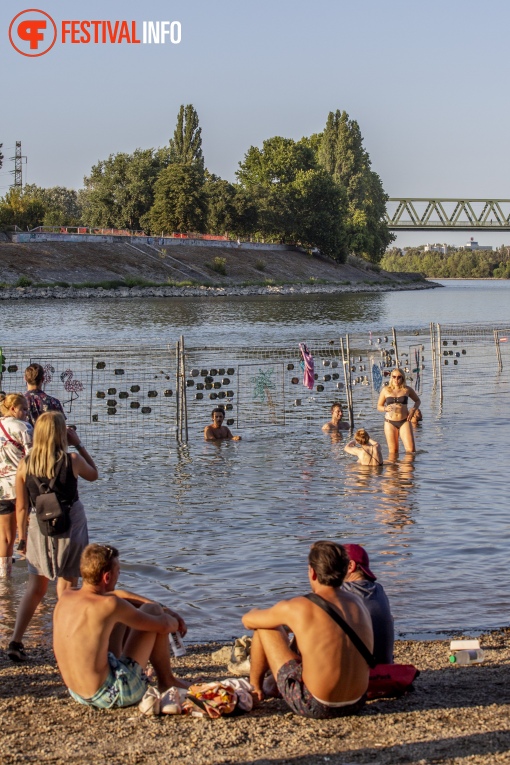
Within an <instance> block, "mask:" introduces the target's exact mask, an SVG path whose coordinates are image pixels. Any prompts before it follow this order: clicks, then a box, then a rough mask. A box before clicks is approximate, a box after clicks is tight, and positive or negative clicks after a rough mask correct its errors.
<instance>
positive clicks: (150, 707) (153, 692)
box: [138, 685, 161, 716]
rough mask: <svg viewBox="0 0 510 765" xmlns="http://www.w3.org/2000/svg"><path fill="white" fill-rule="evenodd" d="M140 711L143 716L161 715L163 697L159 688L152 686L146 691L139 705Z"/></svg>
mask: <svg viewBox="0 0 510 765" xmlns="http://www.w3.org/2000/svg"><path fill="white" fill-rule="evenodd" d="M138 709H139V710H140V712H141V713H142V714H143V715H148V716H152V715H159V714H160V711H161V696H160V694H159V691H158V689H157V688H154V687H153V686H152V685H151V687H150V688H148V689H147V690H146V691H145V694H144V696H143V698H142V700H141V701H140V703H139V704H138Z"/></svg>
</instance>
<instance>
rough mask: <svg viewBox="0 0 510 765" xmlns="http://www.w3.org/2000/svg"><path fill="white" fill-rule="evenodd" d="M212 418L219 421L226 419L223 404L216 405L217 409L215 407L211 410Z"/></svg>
mask: <svg viewBox="0 0 510 765" xmlns="http://www.w3.org/2000/svg"><path fill="white" fill-rule="evenodd" d="M211 418H212V420H213V422H217V421H219V420H221V422H223V420H224V419H225V410H224V409H223V407H222V406H217V407H215V409H213V410H212V412H211ZM221 422H220V424H221Z"/></svg>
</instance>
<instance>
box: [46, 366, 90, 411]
mask: <svg viewBox="0 0 510 765" xmlns="http://www.w3.org/2000/svg"><path fill="white" fill-rule="evenodd" d="M47 366H48V365H47ZM50 368H51V370H52V371H53V372H54V371H55V370H54V368H53V367H50ZM50 379H51V377H50ZM60 379H61V380H62V382H63V383H64V390H65V391H67V393H70V394H71V398H70V399H68V400H67V401H63V402H62V404H63V405H64V406H65V405H67V404H69V409H68V412H69V413H71V411H72V409H73V401H75V400H76V399H77V398H79V397H80V396H79V394H80V393H81V392H82V390H83V383H82V382H80V380H75V379H74V373H73V371H72V369H66V370H65V372H62V374H61V375H60Z"/></svg>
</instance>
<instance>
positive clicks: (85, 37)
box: [9, 8, 182, 58]
mask: <svg viewBox="0 0 510 765" xmlns="http://www.w3.org/2000/svg"><path fill="white" fill-rule="evenodd" d="M181 38H182V27H181V23H180V21H142V23H141V25H139V23H138V22H137V21H133V20H126V19H117V20H114V21H112V20H104V19H90V20H88V19H63V20H62V21H59V22H58V23H57V22H55V21H54V19H52V17H51V16H50V15H49V13H46V11H40V10H38V9H37V8H28V9H27V10H25V11H21V12H20V13H18V14H16V16H15V17H14V18H13V20H12V21H11V23H10V25H9V40H10V42H11V45H12V47H13V48H14V49H15V50H16V51H17V52H18V53H21V55H22V56H29V57H32V58H35V57H37V56H44V54H45V53H48V51H50V50H51V49H52V48H53V46H54V45H55V43H56V42H57V40H59V41H60V43H61V44H62V45H154V44H155V45H161V44H165V43H171V44H172V45H179V43H180V42H181Z"/></svg>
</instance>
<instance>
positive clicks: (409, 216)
mask: <svg viewBox="0 0 510 765" xmlns="http://www.w3.org/2000/svg"><path fill="white" fill-rule="evenodd" d="M386 222H387V223H388V227H389V228H390V229H391V230H392V231H420V230H428V231H477V230H480V231H510V199H426V198H418V197H415V198H405V199H404V198H392V199H389V200H388V205H387V210H386Z"/></svg>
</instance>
